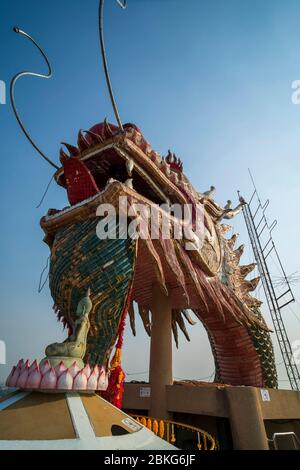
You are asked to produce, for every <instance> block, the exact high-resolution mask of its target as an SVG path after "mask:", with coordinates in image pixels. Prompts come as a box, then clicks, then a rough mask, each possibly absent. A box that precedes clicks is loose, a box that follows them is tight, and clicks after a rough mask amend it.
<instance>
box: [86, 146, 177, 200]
mask: <svg viewBox="0 0 300 470" xmlns="http://www.w3.org/2000/svg"><path fill="white" fill-rule="evenodd" d="M82 161H84V163H85V165H86V166H87V168H88V169H89V171H90V172H91V174H92V176H93V178H94V180H95V182H96V184H97V187H98V188H99V190H101V189H103V188H104V187H105V186H106V185H107V183H108V182H109V180H111V179H113V180H117V181H119V182H120V183H124V184H125V185H126V186H129V187H130V188H132V189H134V190H135V191H136V192H137V193H138V194H140V195H141V196H144V197H146V198H147V199H149V200H150V201H151V202H154V203H156V204H163V203H166V202H168V197H167V195H166V194H165V193H164V191H162V190H161V189H160V188H159V187H158V185H157V183H156V182H155V180H154V178H153V177H151V176H150V175H149V174H148V173H147V170H146V169H145V168H143V167H142V166H141V165H139V164H138V163H137V162H135V161H134V160H133V159H132V158H131V157H130V156H129V155H128V154H126V153H125V152H124V151H123V152H122V151H121V150H120V149H118V148H115V147H114V146H113V145H111V146H110V147H109V148H106V149H104V150H102V151H96V152H91V153H89V154H87V155H86V156H85V157H84V158H83V160H82Z"/></svg>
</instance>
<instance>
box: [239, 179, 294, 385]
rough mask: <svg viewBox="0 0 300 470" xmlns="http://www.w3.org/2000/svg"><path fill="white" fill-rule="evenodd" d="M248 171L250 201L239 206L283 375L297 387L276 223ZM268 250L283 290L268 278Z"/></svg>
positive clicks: (288, 289)
mask: <svg viewBox="0 0 300 470" xmlns="http://www.w3.org/2000/svg"><path fill="white" fill-rule="evenodd" d="M249 173H250V177H251V180H252V183H253V186H254V192H253V194H252V196H251V198H250V201H249V202H248V203H246V204H245V205H244V206H243V215H244V219H245V223H246V227H247V230H248V234H249V238H250V241H251V245H252V248H253V252H254V257H255V260H256V263H257V267H258V270H259V273H260V277H261V280H262V284H263V288H264V292H265V296H266V299H267V304H268V307H269V310H270V314H271V318H272V321H273V325H274V330H275V333H276V336H277V340H278V343H279V347H280V351H281V354H282V358H283V362H284V365H285V368H286V372H287V376H288V379H289V382H290V384H291V388H292V389H293V390H300V373H299V370H298V368H297V365H296V364H295V359H294V356H293V351H292V348H291V344H290V341H289V338H288V335H287V332H286V329H285V326H284V323H283V319H282V315H281V310H282V309H283V308H284V307H286V306H287V305H288V304H290V303H291V302H294V300H295V298H294V295H293V292H292V290H291V287H290V284H289V281H288V278H287V276H286V273H285V270H284V268H283V265H282V262H281V260H280V257H279V255H278V252H277V249H276V246H275V243H274V240H273V238H272V232H273V230H274V228H275V227H276V225H277V220H274V221H273V222H272V224H270V225H269V224H268V221H267V218H266V215H265V212H266V209H267V207H268V205H269V200H267V201H266V202H265V203H264V204H262V203H261V199H260V197H259V194H258V192H257V189H256V186H255V183H254V180H253V177H252V175H251V172H250V170H249ZM238 195H239V198H240V200H243V198H241V196H240V192H239V191H238ZM271 253H273V254H274V256H275V258H276V259H277V262H278V265H279V269H280V271H281V277H282V279H283V282H282V287H283V291H280V292H278V287H277V286H275V285H274V283H273V281H272V277H271V274H270V269H269V266H268V261H267V259H268V257H269V256H270V255H271Z"/></svg>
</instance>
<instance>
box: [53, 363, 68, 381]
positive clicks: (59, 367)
mask: <svg viewBox="0 0 300 470" xmlns="http://www.w3.org/2000/svg"><path fill="white" fill-rule="evenodd" d="M54 370H55V373H56V377H57V378H59V377H60V376H61V375H62V374H63V373H64V372H65V371H66V370H67V368H66V366H65V365H64V363H63V361H60V363H59V364H57V366H56V367H54Z"/></svg>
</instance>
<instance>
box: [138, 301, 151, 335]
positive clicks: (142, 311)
mask: <svg viewBox="0 0 300 470" xmlns="http://www.w3.org/2000/svg"><path fill="white" fill-rule="evenodd" d="M139 315H140V317H141V319H142V322H143V325H144V328H145V330H146V333H147V335H148V336H151V326H152V324H151V320H150V310H149V309H147V308H145V307H141V306H140V305H139Z"/></svg>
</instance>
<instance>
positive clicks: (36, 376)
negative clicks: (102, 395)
mask: <svg viewBox="0 0 300 470" xmlns="http://www.w3.org/2000/svg"><path fill="white" fill-rule="evenodd" d="M6 386H7V387H17V388H21V389H24V390H61V391H63V390H78V391H85V390H90V391H95V392H96V391H105V390H106V389H107V387H108V373H107V371H106V370H105V368H104V367H103V366H102V367H101V368H100V367H99V366H98V365H96V366H95V367H93V368H92V367H91V366H90V364H86V365H85V367H84V368H83V369H79V367H78V365H77V364H76V362H74V363H73V364H72V365H71V366H70V367H68V368H67V367H65V365H64V363H63V362H60V363H59V364H58V365H57V366H56V367H51V365H50V363H49V361H48V360H46V361H44V362H43V363H42V365H40V364H39V363H38V362H37V361H36V360H35V361H33V362H32V364H30V362H29V360H27V361H26V362H24V359H21V360H20V361H19V362H18V364H17V365H16V366H14V367H13V368H12V370H11V372H10V374H9V376H8V378H7V380H6Z"/></svg>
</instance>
